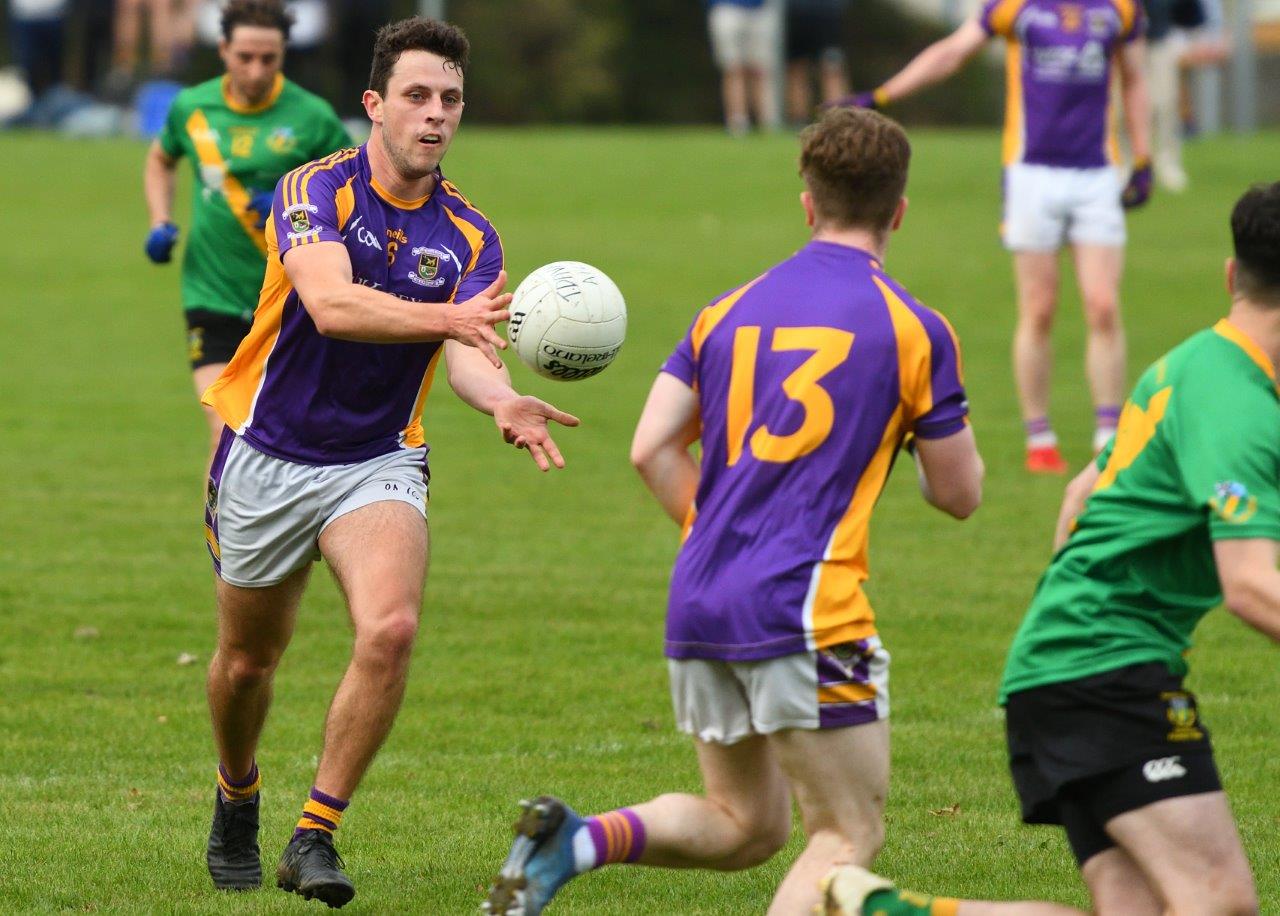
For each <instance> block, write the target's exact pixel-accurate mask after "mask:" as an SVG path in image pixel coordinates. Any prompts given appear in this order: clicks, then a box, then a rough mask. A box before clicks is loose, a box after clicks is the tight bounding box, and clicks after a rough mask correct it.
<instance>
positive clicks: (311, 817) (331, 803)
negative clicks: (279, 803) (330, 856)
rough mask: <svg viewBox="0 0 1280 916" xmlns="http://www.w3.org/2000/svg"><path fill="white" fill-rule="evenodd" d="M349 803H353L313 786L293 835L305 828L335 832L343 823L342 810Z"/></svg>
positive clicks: (345, 808)
mask: <svg viewBox="0 0 1280 916" xmlns="http://www.w3.org/2000/svg"><path fill="white" fill-rule="evenodd" d="M349 804H351V803H350V802H349V801H343V800H342V799H341V798H334V797H333V796H332V795H326V794H325V793H323V792H321V791H320V790H319V789H317V788H316V787H315V786H312V787H311V797H310V798H308V799H307V803H306V804H305V805H303V806H302V817H301V818H300V819H299V820H298V826H297V827H296V828H294V831H293V835H294V836H297V835H298V834H300V833H302V831H304V830H323V831H324V832H325V833H333V832H334V831H335V830H337V829H338V825H339V824H341V823H342V812H343V811H346V810H347V805H349Z"/></svg>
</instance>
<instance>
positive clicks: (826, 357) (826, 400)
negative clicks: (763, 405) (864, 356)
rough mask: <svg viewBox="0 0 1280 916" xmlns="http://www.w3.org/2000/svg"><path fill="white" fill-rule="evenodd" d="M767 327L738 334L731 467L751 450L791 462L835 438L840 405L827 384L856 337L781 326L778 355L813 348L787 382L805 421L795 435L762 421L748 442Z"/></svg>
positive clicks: (728, 425)
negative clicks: (824, 381)
mask: <svg viewBox="0 0 1280 916" xmlns="http://www.w3.org/2000/svg"><path fill="white" fill-rule="evenodd" d="M762 331H763V329H762V328H760V327H759V326H757V325H748V326H744V327H740V328H738V329H737V331H735V332H734V335H733V369H732V371H731V373H730V375H729V403H728V408H727V411H726V417H725V429H726V431H727V434H728V440H729V441H728V446H729V461H728V463H729V466H730V467H732V466H733V465H735V464H737V463H738V460H739V459H740V458H741V457H742V452H743V449H744V448H745V447H747V446H748V444H749V447H750V449H751V454H752V455H754V456H755V457H756V459H757V460H759V461H771V462H775V463H779V464H785V463H786V462H788V461H795V460H796V459H797V458H802V457H804V456H805V455H807V454H809V453H810V452H812V451H813V450H814V449H816V448H818V446H820V445H822V443H823V442H825V441H826V440H827V437H828V436H829V435H831V427H832V425H833V424H834V422H835V405H834V404H833V403H832V401H831V394H830V392H828V391H827V389H825V388H823V387H822V385H821V381H822V379H823V378H825V377H826V376H827V375H828V374H830V373H831V372H832V371H834V370H835V369H836V368H837V367H838V366H840V365H841V364H842V363H844V361H845V360H846V359H848V358H849V350H850V348H852V347H853V337H854V335H853V334H852V333H851V332H849V331H841V330H838V329H836V328H822V327H810V328H775V329H774V330H773V340H772V341H771V344H770V349H771V350H772V351H773V352H775V353H780V352H784V351H792V350H808V351H810V356H809V358H808V359H806V360H805V361H804V362H803V363H801V364H800V366H799V367H798V368H797V369H796V370H795V371H794V372H792V373H791V374H790V375H788V376H787V377H786V378H785V379H783V380H782V391H783V393H784V394H785V395H786V396H787V398H788V399H790V400H792V401H795V402H797V403H798V404H800V406H801V407H802V408H803V409H804V420H803V421H802V422H801V424H800V428H799V429H797V430H796V431H795V432H793V433H787V434H786V435H777V434H776V433H773V432H770V430H769V426H768V424H767V423H762V424H761V425H760V426H758V427H757V428H756V431H755V432H754V433H752V435H751V438H750V440H749V443H748V439H747V430H749V429H750V428H751V424H752V421H753V419H754V412H755V399H756V363H757V361H758V358H759V354H760V337H761V334H762Z"/></svg>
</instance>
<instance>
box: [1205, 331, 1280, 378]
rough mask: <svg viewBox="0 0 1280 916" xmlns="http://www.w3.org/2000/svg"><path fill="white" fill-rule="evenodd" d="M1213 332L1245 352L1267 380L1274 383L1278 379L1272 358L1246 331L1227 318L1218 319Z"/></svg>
mask: <svg viewBox="0 0 1280 916" xmlns="http://www.w3.org/2000/svg"><path fill="white" fill-rule="evenodd" d="M1213 332H1214V333H1215V334H1217V335H1218V336H1219V337H1225V338H1226V339H1227V340H1229V341H1231V342H1232V343H1233V344H1235V345H1236V346H1237V347H1239V348H1240V349H1241V350H1243V351H1244V352H1245V354H1246V355H1248V357H1249V358H1250V359H1251V360H1253V361H1254V362H1255V363H1257V364H1258V368H1259V369H1261V370H1262V371H1263V372H1265V373H1267V378H1269V379H1271V380H1272V381H1274V380H1275V377H1276V367H1275V366H1274V365H1273V364H1272V362H1271V357H1269V356H1267V354H1266V352H1265V351H1264V350H1263V349H1262V348H1261V347H1259V346H1258V345H1257V344H1256V343H1254V342H1253V340H1252V339H1251V338H1250V337H1248V336H1247V335H1246V334H1245V333H1244V331H1241V330H1240V329H1239V328H1238V327H1236V326H1235V325H1234V324H1232V323H1231V322H1230V321H1229V320H1228V319H1226V318H1220V319H1218V322H1217V324H1215V325H1214V326H1213Z"/></svg>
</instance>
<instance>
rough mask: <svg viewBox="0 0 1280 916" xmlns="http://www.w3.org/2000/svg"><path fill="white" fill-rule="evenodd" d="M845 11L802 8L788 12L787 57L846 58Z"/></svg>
mask: <svg viewBox="0 0 1280 916" xmlns="http://www.w3.org/2000/svg"><path fill="white" fill-rule="evenodd" d="M843 32H844V13H843V11H842V10H840V9H799V10H790V11H789V12H788V13H787V60H789V61H792V60H817V59H819V58H821V59H822V60H823V61H824V62H826V61H832V60H834V61H836V62H839V61H843V60H844V50H843V48H842V44H843Z"/></svg>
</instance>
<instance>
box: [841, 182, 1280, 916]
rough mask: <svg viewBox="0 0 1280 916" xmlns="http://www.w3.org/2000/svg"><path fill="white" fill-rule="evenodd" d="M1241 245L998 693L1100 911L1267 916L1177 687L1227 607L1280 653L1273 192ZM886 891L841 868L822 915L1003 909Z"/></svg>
mask: <svg viewBox="0 0 1280 916" xmlns="http://www.w3.org/2000/svg"><path fill="white" fill-rule="evenodd" d="M1231 232H1232V237H1233V241H1234V245H1235V257H1234V258H1231V259H1230V260H1228V261H1227V271H1226V272H1227V288H1228V290H1229V291H1230V293H1231V299H1232V304H1231V311H1230V313H1229V314H1228V316H1227V317H1226V318H1224V319H1223V320H1221V321H1219V322H1218V323H1217V324H1216V325H1214V326H1213V327H1212V328H1209V329H1206V330H1203V331H1201V332H1200V333H1198V334H1196V335H1194V336H1192V337H1191V338H1189V339H1188V340H1186V341H1185V342H1183V343H1182V344H1181V345H1180V346H1178V347H1175V348H1174V349H1173V350H1171V351H1170V352H1169V353H1168V354H1166V355H1165V356H1164V357H1163V358H1161V359H1160V360H1159V361H1157V362H1156V364H1155V365H1153V366H1152V367H1151V368H1149V369H1148V370H1147V371H1146V372H1145V373H1144V374H1143V376H1142V378H1141V379H1139V381H1138V384H1137V385H1136V386H1135V387H1134V390H1133V394H1132V395H1131V396H1130V398H1129V401H1128V402H1127V403H1126V404H1125V406H1124V410H1123V412H1122V414H1121V417H1120V424H1119V428H1118V430H1117V432H1116V435H1115V437H1114V438H1113V439H1112V441H1111V442H1110V444H1109V445H1108V446H1107V447H1106V448H1105V449H1104V450H1103V452H1102V453H1101V454H1100V455H1099V456H1098V459H1097V461H1096V462H1094V463H1093V464H1090V465H1089V466H1088V467H1087V468H1086V469H1085V470H1084V471H1083V472H1082V473H1081V474H1080V475H1079V476H1078V477H1076V479H1075V480H1073V481H1072V482H1071V484H1070V485H1069V486H1068V488H1067V493H1066V498H1065V499H1064V501H1063V506H1062V512H1061V513H1060V516H1059V521H1058V532H1057V538H1056V542H1055V547H1056V548H1057V553H1056V554H1055V555H1054V558H1053V561H1052V562H1051V563H1050V565H1049V569H1048V570H1047V571H1046V572H1045V574H1044V576H1043V577H1042V578H1041V580H1040V584H1039V586H1038V587H1037V588H1036V593H1035V597H1034V599H1033V600H1032V603H1031V609H1030V611H1029V612H1028V613H1027V616H1026V618H1025V619H1024V620H1023V622H1022V626H1021V628H1020V629H1019V630H1018V634H1017V636H1016V637H1015V639H1014V642H1013V647H1012V648H1011V649H1010V651H1009V659H1008V662H1007V664H1006V667H1005V672H1004V681H1003V683H1002V684H1001V689H1000V699H1001V702H1002V703H1003V704H1004V706H1005V709H1006V725H1007V734H1008V742H1009V761H1010V769H1011V771H1012V773H1013V781H1014V786H1015V788H1016V789H1017V792H1018V795H1019V798H1020V800H1021V802H1022V819H1023V820H1024V821H1025V822H1027V823H1030V824H1061V825H1062V826H1063V827H1064V828H1065V829H1066V833H1067V840H1068V842H1069V843H1070V844H1071V848H1072V851H1073V852H1074V853H1075V856H1076V860H1077V862H1078V863H1079V865H1080V870H1081V873H1082V874H1083V876H1084V879H1085V883H1086V884H1087V885H1088V887H1089V892H1090V894H1091V895H1092V897H1093V905H1094V912H1095V913H1101V914H1110V913H1116V914H1125V916H1130V914H1132V916H1159V914H1162V913H1174V914H1191V913H1195V914H1250V913H1257V912H1258V899H1257V894H1256V891H1255V890H1254V885H1253V877H1252V875H1251V874H1250V871H1249V862H1248V859H1247V858H1246V857H1245V853H1244V848H1243V846H1242V845H1241V843H1240V836H1239V834H1238V832H1237V831H1236V826H1235V821H1234V820H1233V818H1232V816H1231V809H1230V807H1229V806H1228V804H1227V797H1226V795H1225V794H1224V793H1223V791H1222V784H1221V782H1220V781H1219V779H1218V771H1217V767H1216V766H1215V764H1214V760H1213V749H1212V746H1211V744H1210V741H1209V731H1208V729H1207V728H1206V727H1205V724H1204V722H1203V720H1202V719H1201V717H1200V713H1199V710H1198V708H1197V705H1196V698H1195V696H1194V695H1192V694H1191V693H1190V692H1189V691H1187V690H1186V689H1184V687H1183V683H1182V681H1183V677H1184V676H1185V675H1186V673H1187V662H1186V657H1185V656H1186V652H1187V650H1188V649H1189V647H1190V645H1191V636H1192V632H1193V631H1194V630H1195V627H1196V624H1197V623H1199V621H1200V618H1202V617H1203V616H1204V615H1205V614H1206V613H1207V612H1208V611H1209V610H1210V609H1211V608H1212V607H1214V606H1215V605H1217V604H1218V603H1219V602H1223V601H1224V600H1225V604H1226V607H1227V609H1228V610H1230V611H1231V612H1232V613H1234V614H1235V615H1236V616H1238V617H1240V619H1242V620H1244V621H1245V622H1246V623H1248V624H1249V625H1250V626H1252V627H1254V628H1255V629H1258V630H1260V631H1261V632H1263V633H1264V634H1266V635H1267V636H1270V637H1271V638H1272V639H1274V640H1277V641H1280V571H1277V569H1276V565H1277V559H1280V386H1278V384H1277V378H1276V366H1277V365H1280V183H1276V184H1272V185H1267V186H1259V187H1256V188H1253V189H1252V190H1250V191H1248V192H1247V193H1246V194H1245V195H1244V196H1243V197H1241V198H1240V200H1239V201H1238V202H1237V204H1236V206H1235V209H1234V211H1233V212H1232V214H1231ZM877 880H878V879H876V878H875V876H872V875H870V874H869V873H867V872H863V871H862V870H860V869H854V868H852V867H846V868H843V869H841V870H839V872H838V873H837V874H835V875H834V876H833V879H832V881H831V882H830V885H829V888H828V898H829V899H828V902H829V908H830V909H829V911H830V912H834V913H848V914H853V913H864V912H865V913H870V912H872V911H873V910H874V911H875V912H883V913H884V914H885V916H918V914H926V913H931V914H934V916H936V914H939V913H950V914H955V913H958V914H960V916H974V914H981V913H986V912H991V908H992V906H993V905H992V904H986V903H977V902H973V901H963V902H961V901H938V900H930V899H929V898H911V895H907V894H899V893H898V892H897V891H895V890H893V889H892V888H890V887H886V886H884V885H887V882H880V884H876V882H877ZM903 898H911V899H907V900H905V901H904V900H903ZM994 906H1009V905H1008V904H1003V905H1001V904H996V905H994ZM1038 906H1045V905H1043V904H1041V905H1038ZM1058 911H1059V910H1058V909H1057V908H1055V909H1054V910H1052V911H1046V910H1030V912H1058Z"/></svg>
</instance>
